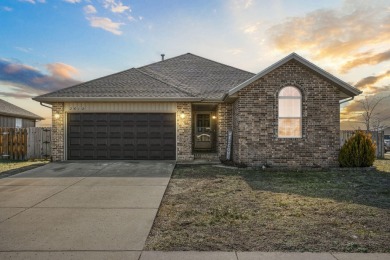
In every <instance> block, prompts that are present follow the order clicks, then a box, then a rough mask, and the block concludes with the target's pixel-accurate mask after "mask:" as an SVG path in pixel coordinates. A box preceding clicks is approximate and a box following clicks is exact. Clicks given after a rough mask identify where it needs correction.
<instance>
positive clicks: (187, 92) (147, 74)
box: [134, 68, 196, 97]
mask: <svg viewBox="0 0 390 260" xmlns="http://www.w3.org/2000/svg"><path fill="white" fill-rule="evenodd" d="M134 69H135V70H136V71H138V72H140V73H142V74H144V75H146V76H148V77H150V78H152V79H154V80H157V81H160V82H162V83H164V84H167V85H168V86H171V87H174V88H175V89H177V90H179V91H181V92H183V93H185V94H187V95H190V96H192V97H195V96H196V95H195V94H194V93H192V92H190V91H186V90H184V89H182V88H180V87H178V86H175V85H173V84H171V83H169V82H166V81H164V80H162V79H159V78H156V77H153V76H152V75H150V74H149V73H146V72H145V71H142V70H140V69H138V68H134Z"/></svg>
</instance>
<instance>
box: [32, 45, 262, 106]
mask: <svg viewBox="0 0 390 260" xmlns="http://www.w3.org/2000/svg"><path fill="white" fill-rule="evenodd" d="M254 75H255V74H253V73H250V72H247V71H243V70H240V69H237V68H234V67H231V66H228V65H224V64H221V63H218V62H215V61H211V60H208V59H205V58H202V57H199V56H196V55H194V54H191V53H187V54H183V55H180V56H177V57H173V58H170V59H166V60H164V61H159V62H156V63H152V64H150V65H147V66H143V67H140V68H132V69H129V70H125V71H122V72H119V73H116V74H112V75H108V76H105V77H102V78H98V79H95V80H91V81H88V82H85V83H81V84H78V85H75V86H72V87H69V88H65V89H61V90H58V91H55V92H51V93H48V94H45V95H42V96H38V97H35V98H33V99H34V100H36V101H40V102H49V103H50V102H66V101H174V100H182V101H201V100H222V98H223V97H224V95H225V94H226V93H227V92H228V91H229V90H230V89H232V88H233V87H235V86H237V85H238V84H240V83H242V82H244V81H245V80H247V79H249V78H251V77H253V76H254Z"/></svg>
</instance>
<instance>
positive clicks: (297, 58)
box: [229, 52, 362, 97]
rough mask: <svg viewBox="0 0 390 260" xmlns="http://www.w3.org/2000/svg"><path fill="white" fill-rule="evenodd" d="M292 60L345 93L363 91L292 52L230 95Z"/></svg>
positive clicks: (354, 94) (353, 94)
mask: <svg viewBox="0 0 390 260" xmlns="http://www.w3.org/2000/svg"><path fill="white" fill-rule="evenodd" d="M291 60H295V61H298V62H300V63H301V64H303V65H305V66H306V67H308V68H309V69H311V70H313V71H315V72H316V73H318V74H319V75H321V76H322V77H324V78H326V79H328V80H330V81H331V82H333V83H335V84H336V85H337V86H338V87H339V88H340V90H341V91H342V92H344V93H345V94H347V95H348V96H351V97H353V96H357V95H359V94H361V93H362V91H360V90H358V89H357V88H354V87H352V86H351V85H350V84H348V83H346V82H344V81H342V80H341V79H339V78H336V77H335V76H333V75H332V74H330V73H329V72H327V71H325V70H323V69H321V68H320V67H318V66H316V65H314V64H313V63H311V62H310V61H308V60H306V59H304V58H302V57H301V56H299V55H298V54H296V53H294V52H293V53H291V54H290V55H288V56H286V57H285V58H283V59H281V60H280V61H278V62H276V63H274V64H273V65H271V66H269V67H268V68H266V69H264V70H262V71H260V72H259V73H258V74H256V75H255V76H254V77H252V78H250V79H248V80H246V81H244V82H242V83H241V84H239V85H238V86H236V87H234V88H233V89H231V90H229V95H234V94H235V93H237V92H238V91H240V90H241V89H243V88H245V87H246V86H248V85H249V84H251V83H253V82H255V81H256V80H258V79H260V78H261V77H263V76H265V75H266V74H268V73H270V72H271V71H273V70H275V69H276V68H278V67H280V66H282V65H284V64H286V63H287V62H289V61H291Z"/></svg>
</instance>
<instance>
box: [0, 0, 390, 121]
mask: <svg viewBox="0 0 390 260" xmlns="http://www.w3.org/2000/svg"><path fill="white" fill-rule="evenodd" d="M0 36H1V42H0V98H2V99H5V100H7V101H8V102H12V103H14V104H16V105H18V106H21V107H24V108H26V109H29V110H31V111H32V112H34V113H36V114H39V115H41V116H44V117H47V118H50V110H49V109H46V108H44V107H41V106H40V105H39V103H37V102H35V101H32V100H31V97H32V96H36V95H39V94H43V93H46V92H48V91H52V90H56V89H59V88H63V87H67V86H70V85H73V84H76V83H77V82H81V81H87V80H90V79H93V78H96V77H100V76H104V75H107V74H111V73H114V72H118V71H121V70H125V69H128V68H131V67H138V66H142V65H145V64H149V63H152V62H155V61H158V60H160V58H161V57H160V54H161V53H165V54H166V58H169V57H173V56H177V55H180V54H183V53H187V52H191V53H194V54H197V55H200V56H203V57H206V58H209V59H212V60H216V61H219V62H222V63H225V64H229V65H232V66H235V67H238V68H242V69H245V70H249V71H251V72H254V73H257V72H259V71H261V70H262V69H264V68H265V67H267V66H269V65H271V64H272V63H274V62H276V61H278V60H279V59H281V58H283V57H284V56H286V55H288V54H289V53H291V52H293V51H294V52H297V53H298V54H300V55H302V56H303V57H305V58H307V59H309V60H311V61H312V62H314V63H315V64H317V65H318V66H320V67H322V68H324V69H326V70H328V71H329V72H331V73H333V74H334V75H336V76H338V77H340V78H341V79H343V80H345V81H347V82H349V83H351V84H353V85H356V86H358V87H359V88H360V89H362V90H363V91H364V92H365V94H367V95H371V96H375V95H386V94H390V86H389V84H390V81H389V77H390V66H389V60H390V48H389V46H390V4H389V2H388V1H358V0H353V1H352V0H347V1H336V0H328V1H309V0H305V1H304V0H296V1H292V0H290V1H287V0H286V1H281V0H277V1H256V0H225V1H222V0H221V1H213V0H194V1H185V0H181V1H180V0H161V1H154V0H153V1H152V0H137V1H133V0H130V1H129V0H122V1H120V0H23V1H22V0H20V1H18V0H2V1H1V2H0ZM389 104H390V102H389ZM386 108H389V109H390V105H389V106H388V107H384V108H382V110H383V109H384V110H386ZM358 110H359V109H358V106H357V103H353V102H352V103H351V104H350V105H348V106H346V107H345V108H344V110H343V113H342V115H343V118H344V119H345V120H344V121H345V122H347V121H351V118H353V116H352V115H353V114H354V115H357V114H358ZM353 120H354V119H352V121H353ZM352 121H351V122H347V123H345V125H350V126H352V124H353V122H352ZM49 123H50V120H45V121H44V122H42V124H49Z"/></svg>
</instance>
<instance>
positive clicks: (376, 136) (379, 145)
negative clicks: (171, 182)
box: [340, 130, 385, 158]
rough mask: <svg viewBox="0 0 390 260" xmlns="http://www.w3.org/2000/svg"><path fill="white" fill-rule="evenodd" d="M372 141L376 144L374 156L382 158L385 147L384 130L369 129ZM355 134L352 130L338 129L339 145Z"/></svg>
mask: <svg viewBox="0 0 390 260" xmlns="http://www.w3.org/2000/svg"><path fill="white" fill-rule="evenodd" d="M370 133H371V138H372V141H374V143H375V144H376V158H384V156H385V147H384V132H383V131H370ZM354 134H355V131H352V130H342V131H340V147H341V146H343V144H344V143H345V142H346V141H347V140H348V139H349V138H351V137H352V136H353V135H354Z"/></svg>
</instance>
